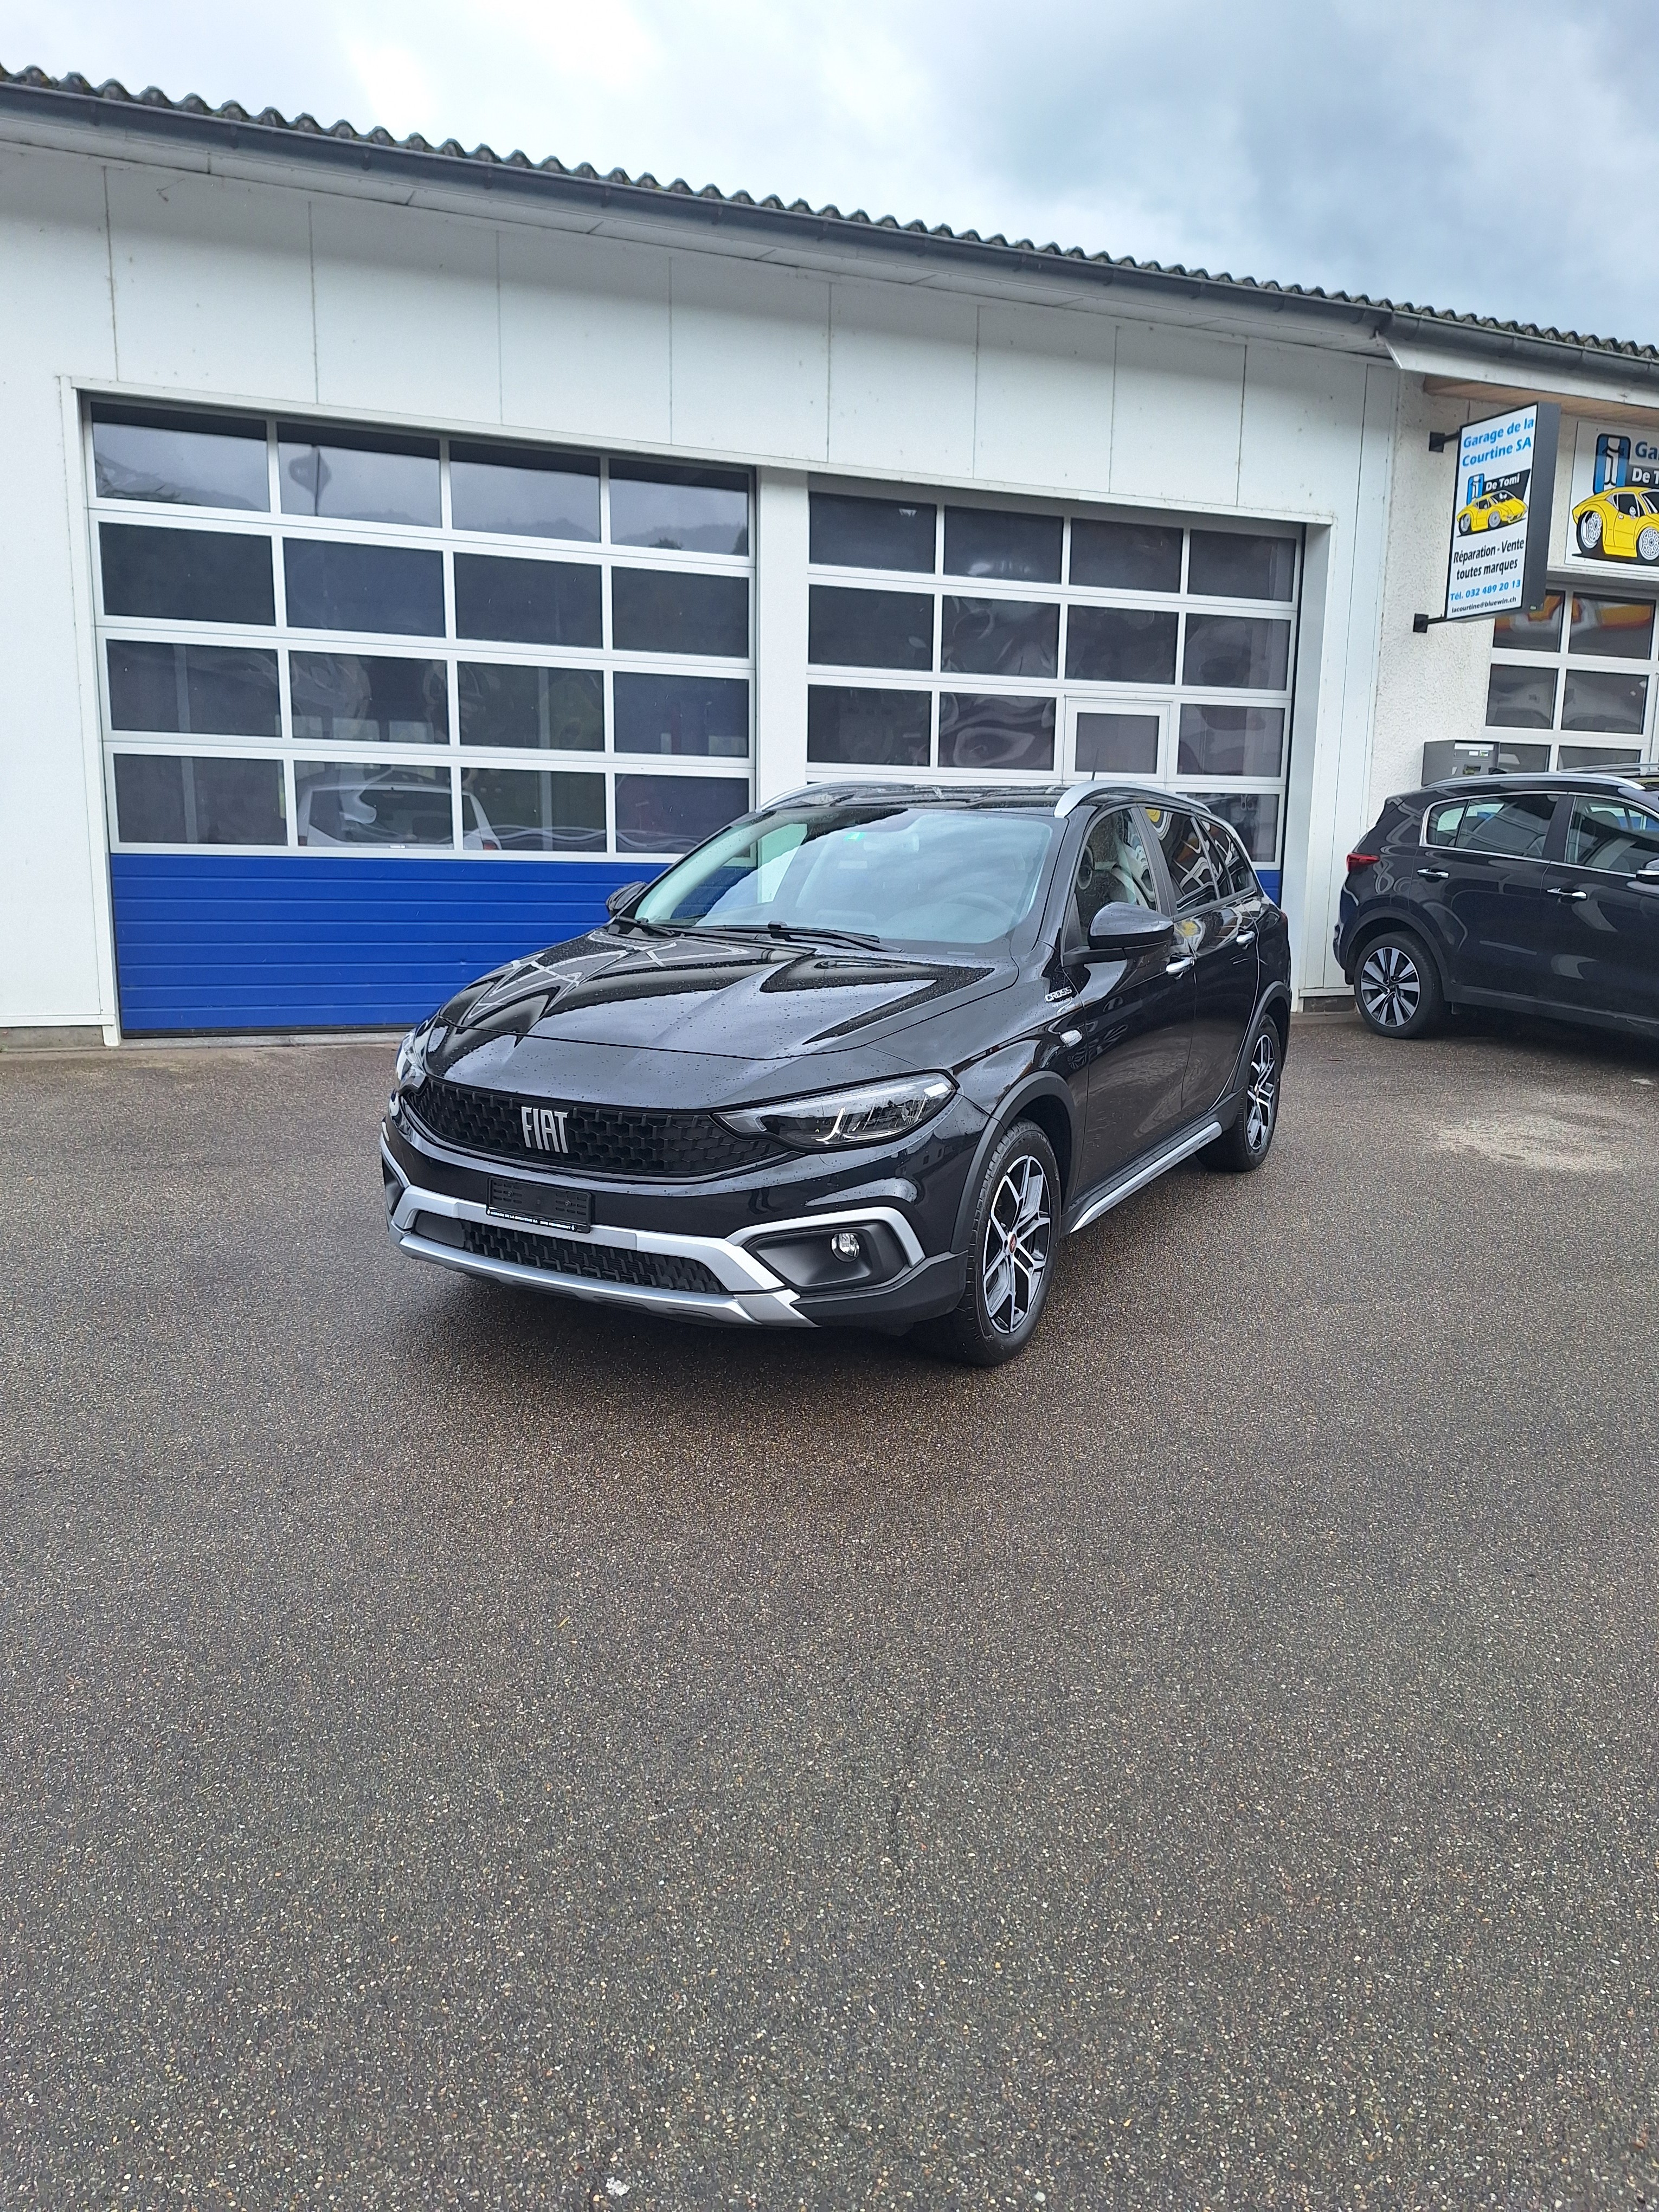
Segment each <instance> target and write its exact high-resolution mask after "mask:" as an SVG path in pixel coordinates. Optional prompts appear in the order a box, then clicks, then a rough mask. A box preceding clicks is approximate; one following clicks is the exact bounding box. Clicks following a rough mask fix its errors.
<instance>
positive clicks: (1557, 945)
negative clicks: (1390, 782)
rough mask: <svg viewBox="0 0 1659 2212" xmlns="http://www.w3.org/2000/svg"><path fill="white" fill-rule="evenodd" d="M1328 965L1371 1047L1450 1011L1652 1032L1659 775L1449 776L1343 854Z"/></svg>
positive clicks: (1657, 1000)
mask: <svg viewBox="0 0 1659 2212" xmlns="http://www.w3.org/2000/svg"><path fill="white" fill-rule="evenodd" d="M1336 957H1337V958H1338V959H1339V960H1340V962H1341V963H1342V971H1343V973H1344V975H1346V977H1347V979H1348V981H1350V982H1351V983H1352V985H1353V987H1354V1000H1355V1003H1356V1004H1357V1005H1358V1008H1359V1012H1360V1013H1361V1015H1362V1016H1363V1017H1364V1020H1365V1021H1366V1022H1367V1023H1368V1024H1369V1025H1370V1027H1371V1028H1372V1029H1373V1030H1376V1031H1377V1032H1378V1033H1379V1034H1380V1035H1382V1036H1394V1037H1411V1036H1421V1035H1422V1034H1423V1032H1424V1031H1425V1030H1429V1029H1431V1028H1432V1027H1433V1025H1434V1024H1435V1023H1436V1021H1437V1019H1438V1018H1439V1017H1440V1015H1441V1013H1442V1012H1443V1010H1444V1009H1445V1008H1446V1007H1447V1006H1501V1007H1510V1008H1513V1009H1515V1010H1516V1011H1520V1012H1533V1013H1542V1014H1550V1015H1553V1016H1555V1017H1556V1018H1558V1019H1559V1020H1565V1021H1574V1022H1588V1023H1594V1024H1600V1025H1601V1026H1604V1027H1609V1028H1617V1029H1624V1030H1633V1031H1636V1032H1638V1033H1641V1034H1644V1035H1647V1036H1656V1035H1659V770H1656V769H1647V768H1644V769H1639V770H1633V771H1629V772H1626V773H1624V774H1622V775H1621V774H1615V773H1613V771H1611V770H1608V771H1606V772H1597V771H1595V770H1579V771H1576V772H1573V773H1571V774H1561V775H1502V776H1479V777H1476V776H1457V777H1454V778H1452V779H1451V780H1449V781H1447V782H1444V783H1436V784H1430V785H1427V786H1425V787H1424V788H1423V789H1422V790H1420V791H1412V792H1407V793H1404V794H1403V795H1402V796H1401V797H1400V798H1398V799H1389V802H1388V804H1387V805H1386V806H1385V807H1384V808H1383V812H1382V815H1381V817H1379V819H1378V821H1377V823H1376V826H1375V828H1374V829H1371V831H1370V834H1369V835H1368V836H1365V837H1364V838H1363V839H1362V840H1361V842H1360V844H1359V846H1358V849H1357V850H1355V851H1354V852H1352V853H1350V854H1349V855H1348V876H1347V881H1346V883H1345V884H1344V885H1343V887H1342V895H1341V901H1340V909H1339V914H1338V919H1337V925H1336Z"/></svg>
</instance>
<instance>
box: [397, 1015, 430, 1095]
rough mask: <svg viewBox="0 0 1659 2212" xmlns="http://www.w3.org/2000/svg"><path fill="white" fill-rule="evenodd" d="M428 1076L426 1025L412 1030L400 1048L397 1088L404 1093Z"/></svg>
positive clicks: (423, 1024)
mask: <svg viewBox="0 0 1659 2212" xmlns="http://www.w3.org/2000/svg"><path fill="white" fill-rule="evenodd" d="M425 1075H426V1024H425V1023H424V1022H422V1024H421V1026H420V1027H419V1029H416V1030H410V1033H409V1035H408V1036H406V1037H405V1038H404V1041H403V1042H402V1043H401V1044H400V1045H399V1046H398V1071H397V1077H396V1082H397V1087H398V1090H399V1091H403V1090H404V1089H407V1088H409V1087H410V1086H411V1085H415V1084H417V1083H420V1082H421V1081H422V1080H423V1079H424V1077H425Z"/></svg>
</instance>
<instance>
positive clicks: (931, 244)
mask: <svg viewBox="0 0 1659 2212" xmlns="http://www.w3.org/2000/svg"><path fill="white" fill-rule="evenodd" d="M5 115H15V116H20V117H30V118H37V119H39V118H50V119H51V120H52V122H53V123H54V124H61V125H69V126H70V127H71V128H76V129H80V130H82V131H90V132H94V133H101V134H105V135H107V134H109V133H111V132H114V133H116V134H118V135H121V136H136V137H144V138H149V139H152V140H162V141H171V142H172V143H176V144H184V145H190V146H195V147H198V148H201V149H204V150H205V151H206V152H207V153H208V154H209V155H213V154H215V153H226V152H229V153H234V154H241V155H255V156H259V157H263V158H264V159H266V160H272V161H286V162H295V161H298V162H309V163H310V164H312V165H313V167H318V168H320V169H323V170H325V171H328V172H331V173H333V174H334V175H336V176H339V177H342V178H343V177H346V176H354V177H362V176H379V177H384V178H386V179H389V180H393V181H395V182H397V183H398V184H399V185H404V186H407V185H410V184H412V183H418V184H424V185H433V186H435V187H437V188H438V189H440V190H442V191H451V190H453V189H455V188H456V187H458V186H459V187H462V188H470V189H471V190H473V191H483V192H487V193H491V194H501V195H505V196H506V197H508V198H510V199H513V200H520V201H525V202H528V203H531V204H538V205H541V206H555V207H561V208H567V209H570V210H577V211H580V212H582V213H584V214H587V215H591V216H595V217H603V216H614V215H625V216H633V217H635V218H637V219H640V220H642V221H645V222H661V221H663V220H664V219H665V218H666V219H671V220H673V221H677V222H685V223H695V224H696V225H699V226H700V227H702V228H704V229H706V230H709V231H717V230H723V231H726V232H732V233H736V234H739V235H742V236H745V237H750V238H754V239H757V240H764V241H766V242H767V243H769V244H771V245H785V244H788V245H795V246H799V245H800V244H802V243H803V242H806V243H811V244H813V245H817V246H835V247H837V248H840V249H842V250H845V251H848V252H854V253H860V254H869V253H872V252H875V253H883V254H885V255H887V256H889V257H890V258H898V259H901V260H903V261H906V262H908V263H910V264H913V265H914V264H917V263H919V262H922V261H930V262H933V263H937V264H943V265H945V266H948V267H953V268H956V269H958V270H964V271H968V272H972V271H973V270H996V271H997V272H998V273H1000V274H1001V275H1005V276H1023V277H1026V278H1031V277H1036V278H1049V277H1061V278H1068V279H1070V280H1072V281H1073V282H1080V283H1086V284H1088V285H1090V286H1091V287H1092V288H1093V289H1096V290H1097V291H1104V290H1108V289H1110V290H1115V291H1121V292H1123V293H1127V294H1128V295H1131V296H1142V297H1147V298H1152V299H1162V300H1170V299H1171V298H1177V299H1180V300H1182V301H1184V302H1185V303H1187V304H1188V305H1189V306H1192V305H1201V306H1207V307H1217V308H1221V309H1225V311H1227V312H1228V313H1231V314H1234V315H1237V314H1244V315H1248V316H1249V317H1251V318H1252V319H1261V318H1263V317H1267V316H1273V315H1286V314H1288V315H1291V316H1294V317H1296V318H1297V319H1301V318H1306V319H1310V320H1312V321H1315V322H1322V323H1325V324H1327V325H1340V326H1341V327H1342V328H1343V329H1344V330H1346V331H1350V332H1357V333H1358V334H1359V335H1361V336H1362V337H1367V338H1369V339H1370V341H1371V342H1372V343H1373V344H1376V345H1381V346H1384V347H1386V348H1387V349H1388V351H1389V354H1390V356H1392V357H1393V358H1394V359H1395V362H1396V363H1397V364H1398V365H1401V366H1403V363H1402V362H1401V358H1400V354H1399V352H1398V351H1396V347H1397V346H1404V345H1415V346H1422V347H1425V348H1427V349H1431V350H1432V351H1433V353H1434V355H1435V356H1436V366H1435V369H1434V371H1433V372H1431V373H1435V374H1438V373H1441V372H1442V370H1443V371H1444V373H1446V374H1455V371H1456V365H1457V362H1458V360H1459V359H1460V358H1462V359H1464V360H1468V359H1469V358H1470V357H1472V356H1473V357H1474V358H1476V359H1479V360H1482V361H1488V362H1497V363H1501V364H1504V365H1506V366H1508V367H1510V368H1528V369H1532V370H1534V371H1536V372H1537V374H1538V375H1539V376H1541V377H1547V376H1548V375H1550V374H1557V375H1559V374H1563V373H1566V372H1574V373H1577V374H1578V375H1580V376H1583V377H1586V378H1599V377H1606V378H1607V379H1608V380H1610V381H1612V382H1613V383H1615V384H1620V385H1623V386H1626V387H1629V386H1637V387H1638V389H1639V390H1640V391H1642V392H1653V393H1655V394H1656V395H1659V356H1653V355H1652V354H1650V352H1649V351H1647V350H1645V349H1644V350H1637V349H1630V350H1628V351H1626V350H1624V349H1612V348H1607V349H1602V348H1597V347H1594V346H1587V345H1585V344H1583V343H1582V342H1580V341H1578V340H1576V339H1570V338H1560V337H1545V336H1543V335H1541V334H1538V335H1534V334H1531V333H1528V332H1522V331H1505V330H1502V329H1499V328H1497V327H1494V326H1492V325H1482V324H1480V323H1477V322H1474V321H1473V320H1471V321H1469V322H1465V321H1464V320H1463V319H1461V318H1456V317H1451V316H1442V315H1437V314H1435V313H1432V312H1431V311H1425V310H1422V309H1419V308H1415V307H1393V306H1391V305H1389V303H1387V302H1386V301H1364V300H1346V299H1340V298H1334V297H1332V296H1330V295H1326V294H1323V293H1318V292H1304V291H1299V290H1294V289H1283V288H1279V287H1269V286H1264V285H1259V284H1254V283H1245V282H1242V281H1241V280H1239V279H1237V278H1236V277H1230V276H1207V275H1200V274H1196V273H1188V272H1186V271H1177V270H1163V269H1158V268H1152V267H1146V266H1142V265H1139V264H1136V263H1134V262H1133V261H1130V260H1123V261H1114V260H1112V259H1111V258H1109V257H1108V256H1104V255H1103V256H1099V257H1097V258H1090V257H1089V256H1088V255H1086V254H1085V252H1083V250H1082V249H1081V247H1073V248H1072V249H1071V250H1070V251H1069V252H1061V251H1060V250H1059V249H1058V248H1046V249H1045V248H1038V247H1035V246H1010V245H1008V244H1006V242H998V241H995V240H984V239H980V238H975V237H957V236H955V235H953V234H950V233H949V232H946V231H943V230H933V231H930V230H928V229H927V228H926V227H925V226H924V225H922V224H921V223H920V222H918V223H914V224H911V225H909V226H908V227H905V226H902V225H900V224H899V223H897V222H895V221H894V220H893V219H892V218H891V217H887V218H885V219H884V220H883V221H881V222H869V221H867V220H866V221H862V222H860V221H858V220H856V219H854V217H851V216H843V215H841V214H840V213H838V212H836V211H827V212H824V213H817V212H814V211H812V210H808V209H805V208H786V207H783V206H782V205H781V204H780V205H775V206H765V205H763V204H759V203H758V202H756V201H754V200H752V199H750V198H749V197H746V196H744V197H740V198H729V197H726V196H724V195H723V194H721V193H719V192H717V191H714V188H713V187H712V186H708V187H705V189H704V190H703V191H701V192H693V191H691V190H690V187H689V186H684V185H683V186H679V187H676V186H673V185H668V186H663V185H644V184H635V183H634V182H632V181H631V180H629V179H626V178H623V176H622V175H621V174H620V173H615V174H612V175H611V176H608V177H601V176H599V174H598V173H594V172H590V173H588V174H586V175H583V174H582V173H580V172H577V171H571V170H568V169H565V168H563V167H559V166H557V165H552V166H544V167H537V166H536V165H534V164H532V162H531V161H528V160H527V159H526V157H525V156H524V155H517V156H510V157H509V158H508V159H507V160H505V161H503V160H502V159H501V157H500V156H499V155H495V154H492V153H489V152H487V151H483V150H480V151H479V152H477V153H473V154H466V153H464V152H462V151H461V150H460V149H459V148H457V149H456V150H455V152H453V153H448V152H443V151H439V150H437V149H431V148H422V147H416V146H406V145H399V144H398V142H397V141H396V140H395V139H393V138H392V136H391V134H390V133H389V132H386V131H379V132H374V133H372V134H370V135H369V136H368V137H359V136H358V135H357V134H356V133H355V132H350V133H349V135H347V134H348V126H345V125H337V126H336V127H335V129H334V130H333V131H324V130H323V129H322V128H321V126H320V125H313V126H312V127H311V128H310V129H307V128H305V127H304V126H303V125H295V124H286V123H280V124H278V123H266V122H264V121H263V120H258V121H256V120H253V119H252V118H250V119H248V120H246V121H238V120H237V119H235V118H232V117H228V116H221V115H216V114H214V113H213V112H211V111H210V110H208V109H206V108H205V107H204V108H202V109H201V110H200V112H197V110H196V109H194V108H191V107H182V108H181V107H179V106H174V105H173V104H172V103H171V102H167V103H163V102H162V100H161V96H160V95H159V94H158V95H155V98H153V99H152V98H150V97H148V96H146V97H142V98H139V99H137V100H134V99H127V100H115V99H113V98H106V97H104V96H102V95H100V94H97V93H92V92H71V91H67V90H64V89H61V88H58V87H56V86H45V85H38V84H26V83H21V82H18V81H17V80H15V79H9V80H6V81H3V82H0V116H5ZM450 143H452V144H453V141H451V142H450ZM1523 381H1524V379H1523ZM1613 396H1615V395H1614V394H1613V393H1612V392H1609V394H1608V397H1609V398H1612V397H1613Z"/></svg>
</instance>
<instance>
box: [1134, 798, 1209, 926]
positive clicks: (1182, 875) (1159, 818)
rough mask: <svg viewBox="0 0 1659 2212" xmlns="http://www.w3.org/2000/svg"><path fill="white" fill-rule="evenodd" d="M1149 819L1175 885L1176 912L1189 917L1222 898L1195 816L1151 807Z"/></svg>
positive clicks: (1148, 810) (1166, 807) (1171, 808)
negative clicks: (1193, 911) (1199, 907)
mask: <svg viewBox="0 0 1659 2212" xmlns="http://www.w3.org/2000/svg"><path fill="white" fill-rule="evenodd" d="M1146 819H1147V820H1148V821H1149V822H1150V823H1152V830H1153V834H1154V835H1155V836H1156V837H1157V839H1158V843H1159V844H1160V845H1161V846H1162V847H1163V848H1164V865H1165V866H1166V867H1167V868H1168V869H1169V871H1170V882H1171V883H1172V884H1174V885H1175V895H1176V913H1177V914H1190V913H1191V912H1192V910H1193V908H1194V907H1198V906H1207V905H1208V904H1209V903H1210V902H1211V900H1212V899H1218V898H1219V897H1220V896H1221V886H1220V884H1218V883H1217V881H1216V878H1215V870H1214V868H1213V867H1212V866H1211V863H1210V855H1209V852H1208V850H1207V848H1206V846H1205V842H1204V839H1203V836H1202V834H1201V833H1200V829H1199V826H1198V823H1197V822H1196V820H1195V819H1194V817H1193V816H1192V815H1190V814H1182V813H1178V812H1177V811H1176V809H1175V808H1174V807H1172V806H1149V807H1148V808H1147V809H1146Z"/></svg>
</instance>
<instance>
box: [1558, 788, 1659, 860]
mask: <svg viewBox="0 0 1659 2212" xmlns="http://www.w3.org/2000/svg"><path fill="white" fill-rule="evenodd" d="M1654 860H1659V816H1655V815H1652V814H1650V813H1648V812H1647V811H1645V810H1644V808H1642V807H1639V806H1626V805H1625V804H1624V803H1623V801H1622V800H1620V799H1575V800H1574V801H1573V808H1572V819H1571V822H1570V823H1568V825H1567V864H1568V866H1570V867H1574V868H1601V869H1602V870H1603V871H1605V872H1607V873H1610V874H1613V875H1620V876H1633V875H1635V874H1636V873H1637V872H1638V870H1639V869H1642V868H1645V867H1647V866H1649V865H1650V862H1652V861H1654Z"/></svg>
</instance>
